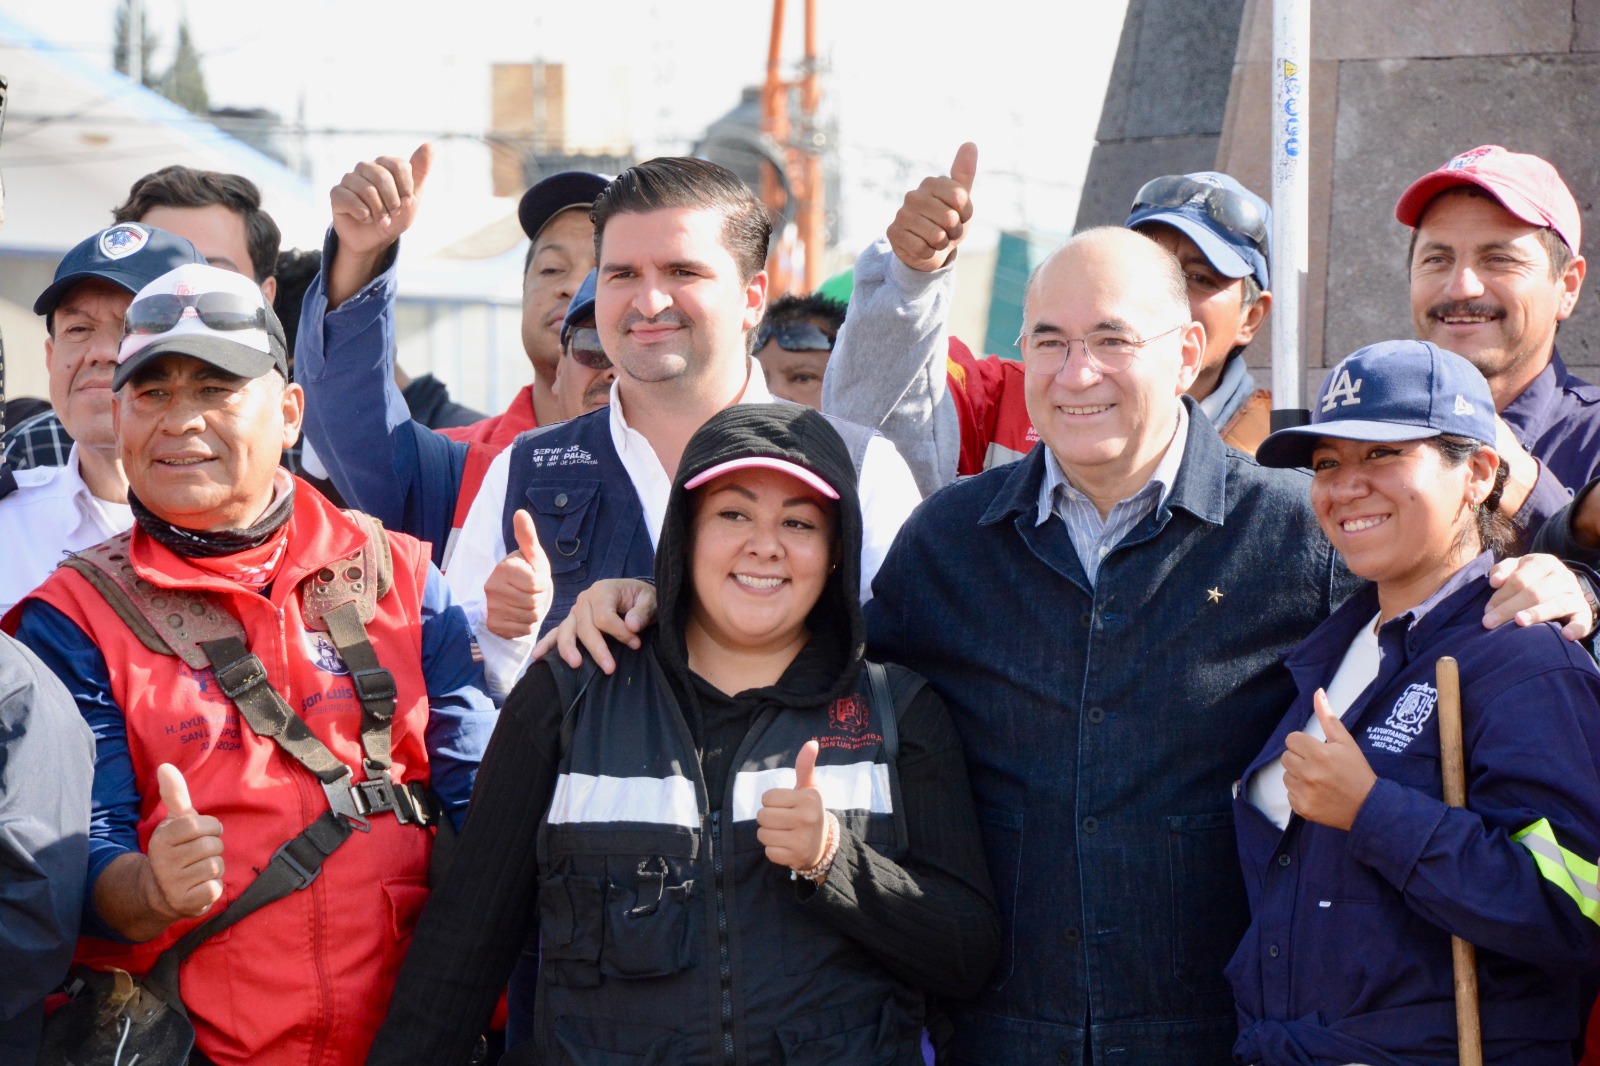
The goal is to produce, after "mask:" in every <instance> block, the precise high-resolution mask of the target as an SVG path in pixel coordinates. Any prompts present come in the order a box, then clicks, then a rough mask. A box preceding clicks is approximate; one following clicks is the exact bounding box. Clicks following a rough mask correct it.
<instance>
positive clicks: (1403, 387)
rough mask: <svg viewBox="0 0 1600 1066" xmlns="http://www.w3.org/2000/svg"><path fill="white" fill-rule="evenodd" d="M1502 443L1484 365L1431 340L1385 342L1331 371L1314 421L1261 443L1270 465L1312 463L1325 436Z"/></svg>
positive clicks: (1259, 456)
mask: <svg viewBox="0 0 1600 1066" xmlns="http://www.w3.org/2000/svg"><path fill="white" fill-rule="evenodd" d="M1447 433H1448V434H1452V435H1455V436H1460V437H1470V438H1471V439H1473V440H1476V441H1482V442H1483V443H1484V444H1491V445H1492V444H1493V443H1494V442H1495V412H1494V398H1493V397H1492V396H1491V395H1490V394H1489V383H1488V382H1487V381H1485V380H1484V379H1483V375H1482V374H1481V373H1479V372H1478V368H1477V367H1475V366H1473V365H1472V364H1471V363H1469V362H1467V361H1466V360H1465V359H1463V358H1461V356H1459V355H1457V354H1456V353H1455V352H1447V351H1445V350H1444V349H1443V348H1439V347H1437V346H1436V345H1433V344H1430V343H1428V342H1427V341H1383V342H1382V343H1380V344H1372V345H1368V346H1367V347H1365V348H1362V349H1361V350H1360V351H1357V352H1353V353H1351V354H1350V355H1348V356H1346V357H1345V358H1344V359H1343V361H1341V362H1340V363H1339V365H1338V366H1336V367H1334V368H1333V370H1332V371H1330V372H1329V374H1328V378H1327V380H1326V381H1324V382H1323V383H1322V393H1321V395H1319V396H1318V397H1317V404H1316V406H1315V407H1314V408H1313V409H1312V411H1311V424H1310V425H1308V426H1293V427H1291V428H1289V429H1280V430H1278V431H1277V432H1276V433H1274V434H1272V435H1271V436H1269V437H1268V438H1267V439H1266V440H1264V441H1262V442H1261V446H1260V447H1259V448H1257V449H1256V462H1258V463H1260V464H1261V465H1262V466H1310V465H1311V452H1312V450H1313V449H1314V448H1315V447H1316V443H1317V441H1318V440H1320V439H1322V438H1323V437H1334V438H1337V439H1339V440H1366V441H1406V440H1424V439H1426V438H1428V437H1438V436H1442V435H1444V434H1447Z"/></svg>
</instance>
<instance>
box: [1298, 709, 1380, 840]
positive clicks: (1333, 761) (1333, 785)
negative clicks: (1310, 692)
mask: <svg viewBox="0 0 1600 1066" xmlns="http://www.w3.org/2000/svg"><path fill="white" fill-rule="evenodd" d="M1312 703H1313V705H1314V706H1315V707H1316V712H1317V721H1318V722H1320V723H1321V725H1322V732H1323V733H1324V734H1325V735H1326V736H1327V738H1328V739H1327V740H1326V741H1321V740H1318V739H1317V738H1316V737H1313V736H1311V735H1310V734H1309V733H1290V734H1289V738H1288V741H1287V746H1288V750H1287V751H1285V752H1284V753H1283V784H1284V787H1285V788H1287V789H1288V791H1289V806H1290V808H1291V809H1292V810H1293V811H1294V813H1296V814H1298V815H1300V817H1302V818H1304V819H1306V820H1307V821H1310V822H1316V823H1317V824H1319V825H1326V826H1331V827H1332V828H1334V829H1349V828H1350V826H1351V825H1352V824H1354V822H1355V820H1356V815H1357V814H1359V813H1360V811H1361V805H1362V804H1363V803H1365V802H1366V800H1367V793H1369V792H1371V791H1372V786H1373V785H1374V784H1376V783H1377V780H1378V776H1377V775H1376V774H1374V773H1373V772H1372V767H1371V765H1369V764H1368V762H1367V757H1366V756H1365V755H1363V754H1362V753H1361V748H1360V747H1358V746H1357V744H1356V738H1355V737H1353V736H1351V735H1350V731H1349V730H1348V729H1346V728H1345V727H1344V723H1343V722H1341V721H1340V720H1339V719H1338V718H1336V717H1334V714H1333V709H1332V708H1331V707H1329V706H1328V695H1327V693H1325V692H1323V691H1322V689H1320V688H1319V689H1317V692H1316V695H1315V696H1314V697H1313V698H1312Z"/></svg>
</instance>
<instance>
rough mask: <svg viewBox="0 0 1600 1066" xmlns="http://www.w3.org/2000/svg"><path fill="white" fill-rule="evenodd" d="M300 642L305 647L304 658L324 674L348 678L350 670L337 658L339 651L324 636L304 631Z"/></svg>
mask: <svg viewBox="0 0 1600 1066" xmlns="http://www.w3.org/2000/svg"><path fill="white" fill-rule="evenodd" d="M300 642H301V643H302V644H304V645H305V649H306V658H308V659H310V660H311V665H313V666H315V667H316V668H317V669H318V670H321V671H322V672H323V673H325V674H333V675H334V676H336V677H349V676H350V668H349V667H348V666H346V665H345V664H344V660H343V659H341V658H340V657H339V649H338V648H336V647H334V646H333V641H331V640H329V639H328V638H327V636H326V635H325V634H322V633H317V632H315V631H313V630H309V629H308V630H305V631H304V632H302V633H301V634H300Z"/></svg>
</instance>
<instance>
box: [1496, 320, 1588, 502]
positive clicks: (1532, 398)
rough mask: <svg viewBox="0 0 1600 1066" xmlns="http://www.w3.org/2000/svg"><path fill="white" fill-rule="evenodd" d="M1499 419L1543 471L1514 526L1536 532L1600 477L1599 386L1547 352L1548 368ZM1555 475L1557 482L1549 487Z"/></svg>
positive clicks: (1542, 371)
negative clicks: (1558, 510) (1556, 512)
mask: <svg viewBox="0 0 1600 1066" xmlns="http://www.w3.org/2000/svg"><path fill="white" fill-rule="evenodd" d="M1500 417H1501V418H1503V419H1504V420H1505V423H1506V425H1508V426H1510V427H1511V432H1512V433H1513V434H1514V435H1515V436H1516V438H1517V442H1518V443H1520V444H1521V445H1522V446H1523V447H1524V448H1526V449H1527V450H1528V452H1529V454H1531V455H1532V456H1533V457H1534V458H1535V459H1537V460H1539V462H1540V463H1541V464H1543V466H1544V471H1543V472H1542V475H1541V476H1540V478H1539V482H1538V484H1537V485H1535V486H1534V490H1533V493H1532V495H1530V496H1529V498H1528V502H1527V503H1525V504H1524V505H1523V508H1522V512H1520V513H1519V514H1518V520H1519V521H1518V524H1519V525H1521V526H1523V527H1524V528H1526V529H1538V528H1539V526H1540V524H1541V523H1542V522H1544V520H1545V519H1547V518H1549V517H1550V515H1551V514H1553V513H1554V512H1555V511H1556V510H1557V509H1558V508H1559V507H1561V505H1562V504H1564V503H1566V502H1567V501H1568V500H1570V499H1571V498H1572V494H1573V493H1574V492H1576V491H1577V490H1578V489H1581V488H1583V486H1584V485H1587V484H1588V483H1589V481H1590V480H1591V479H1592V478H1594V477H1595V476H1596V475H1597V474H1600V387H1596V386H1594V385H1591V384H1589V383H1588V382H1587V381H1584V380H1583V379H1582V378H1579V377H1576V376H1574V375H1573V374H1572V373H1570V372H1569V371H1568V370H1567V365H1566V364H1565V363H1563V362H1562V361H1561V356H1560V354H1559V353H1557V352H1555V351H1552V352H1551V353H1550V362H1549V364H1548V365H1547V366H1546V367H1545V368H1544V369H1543V370H1541V371H1540V372H1539V376H1538V377H1536V378H1534V379H1533V380H1532V381H1531V382H1529V383H1528V387H1527V388H1525V389H1523V390H1522V391H1521V392H1520V393H1518V394H1517V397H1516V399H1514V400H1512V401H1511V402H1510V403H1508V404H1506V407H1505V410H1503V411H1501V412H1500ZM1549 476H1553V477H1554V479H1555V482H1556V483H1559V484H1554V483H1551V482H1550V480H1549Z"/></svg>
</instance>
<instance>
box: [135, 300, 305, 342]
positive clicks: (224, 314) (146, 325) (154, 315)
mask: <svg viewBox="0 0 1600 1066" xmlns="http://www.w3.org/2000/svg"><path fill="white" fill-rule="evenodd" d="M191 314H192V315H193V317H196V318H199V319H200V321H201V322H202V323H204V324H205V325H206V326H207V327H208V328H210V329H215V330H222V331H225V332H226V331H232V330H241V329H259V330H266V331H268V332H271V333H274V334H276V331H275V330H272V329H271V328H270V326H269V324H268V323H269V319H268V317H267V309H266V306H265V305H264V304H262V302H261V301H260V300H259V299H257V300H252V299H250V298H249V297H246V296H242V295H240V294H239V293H236V292H201V293H194V294H192V295H189V296H179V295H177V294H174V293H160V294H158V295H155V296H146V297H145V298H144V299H142V300H135V301H133V303H131V304H129V305H128V311H127V314H126V315H125V316H124V317H123V331H124V332H125V333H136V334H158V333H167V332H169V331H170V330H172V329H174V328H175V327H176V326H177V325H178V323H179V322H182V321H183V320H184V318H185V317H187V316H190V315H191Z"/></svg>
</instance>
